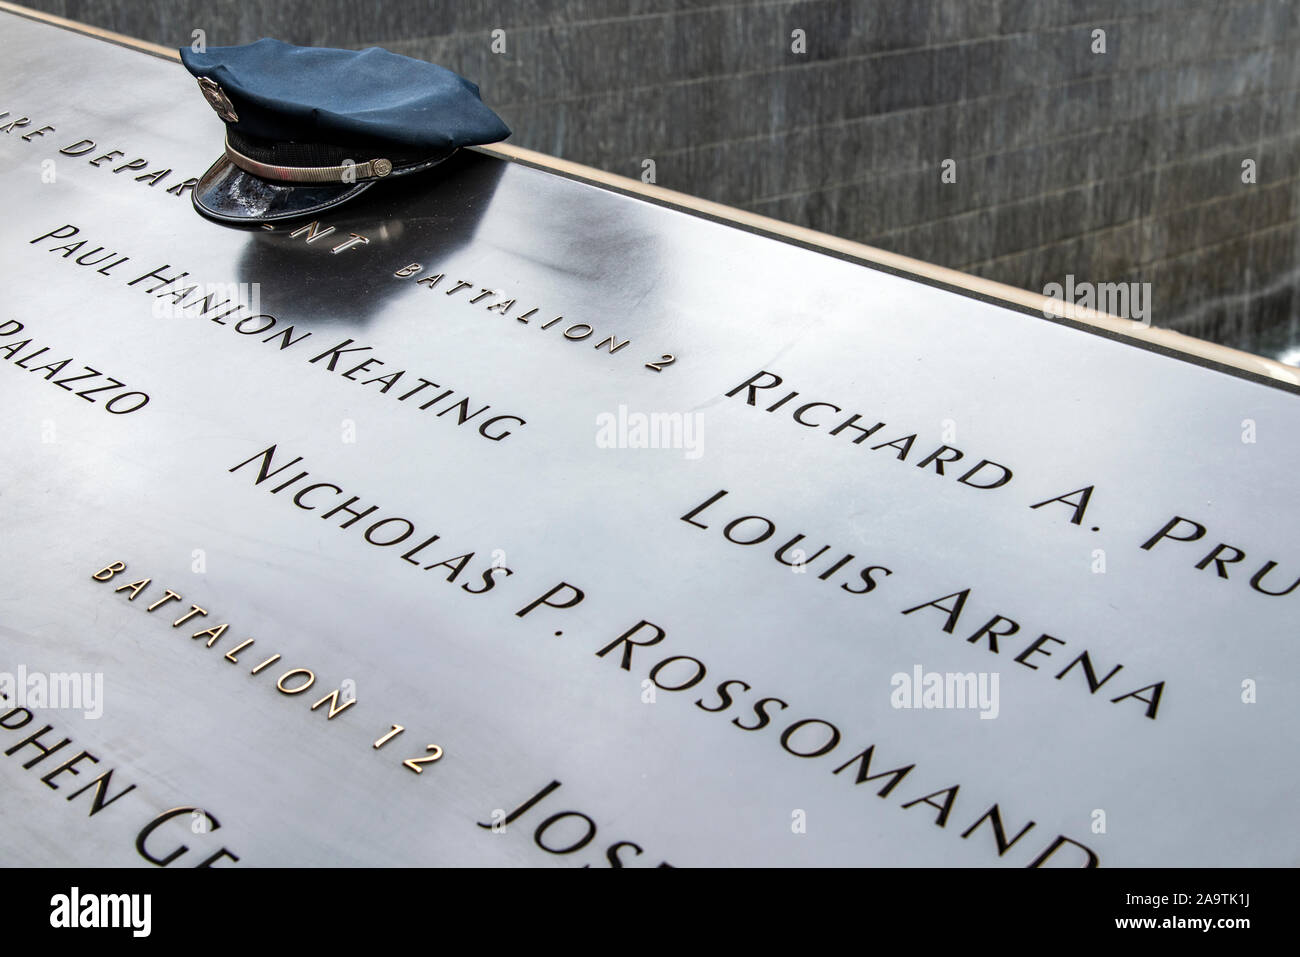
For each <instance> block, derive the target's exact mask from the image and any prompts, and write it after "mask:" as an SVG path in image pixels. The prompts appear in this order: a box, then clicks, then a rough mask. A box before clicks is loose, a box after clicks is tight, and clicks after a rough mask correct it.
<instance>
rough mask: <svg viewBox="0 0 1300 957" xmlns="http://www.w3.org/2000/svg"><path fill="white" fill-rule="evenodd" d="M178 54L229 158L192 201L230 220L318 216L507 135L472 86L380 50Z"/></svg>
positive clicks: (263, 45)
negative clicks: (221, 130)
mask: <svg viewBox="0 0 1300 957" xmlns="http://www.w3.org/2000/svg"><path fill="white" fill-rule="evenodd" d="M180 54H181V61H182V62H183V63H184V64H185V67H186V69H188V70H189V71H190V73H192V74H193V75H194V76H195V77H197V78H198V81H199V87H200V90H201V91H202V92H203V95H204V97H205V98H206V99H207V101H208V103H209V105H211V106H212V107H213V109H215V110H216V111H217V114H218V115H219V116H220V117H221V118H222V119H223V120H224V121H225V123H226V151H225V155H224V156H223V157H222V158H221V159H219V160H218V161H217V163H216V164H214V165H213V167H212V168H211V169H210V170H208V172H207V173H205V174H204V176H203V177H201V179H200V182H199V184H198V186H196V187H195V189H194V193H193V195H194V204H195V207H196V208H197V209H198V210H199V211H200V212H201V213H204V214H205V215H208V216H211V217H213V218H216V219H219V220H222V221H226V222H240V223H250V222H266V221H270V220H276V219H288V218H293V217H297V216H305V215H309V214H314V213H317V212H320V211H321V210H323V209H328V208H330V207H332V206H336V205H338V204H339V203H342V202H345V201H347V200H349V199H352V198H353V197H354V196H356V195H359V194H360V193H361V192H363V191H364V190H366V189H368V188H369V187H370V186H371V185H372V184H373V183H374V182H376V181H378V180H381V179H385V178H387V177H389V176H400V175H404V174H408V173H413V172H418V171H420V170H424V169H427V168H429V167H431V166H434V165H436V164H437V163H439V162H441V161H442V160H444V159H446V158H447V157H448V156H450V155H451V154H452V153H453V152H455V151H456V150H457V149H459V148H460V147H462V146H473V145H477V144H482V143H494V142H496V141H498V140H502V139H504V138H506V137H507V136H509V135H510V130H509V128H508V127H507V126H506V125H505V124H504V123H503V122H502V121H501V118H500V117H498V116H497V115H496V114H495V113H494V112H493V111H492V110H491V109H489V108H488V107H487V105H486V104H484V103H483V101H482V99H481V98H480V95H479V89H478V87H477V86H476V85H475V84H474V83H472V82H470V81H469V80H467V79H465V78H464V77H462V76H459V75H457V74H456V73H453V72H452V71H451V70H447V69H444V68H443V67H440V66H435V65H434V64H432V63H425V62H424V61H422V60H415V59H412V58H410V57H405V56H400V55H398V54H396V53H391V52H389V51H388V50H383V49H380V48H378V47H371V48H369V49H365V50H336V49H330V48H326V47H300V46H294V45H293V44H289V43H282V42H280V41H279V40H272V39H262V40H258V41H257V42H256V43H249V44H246V45H244V46H234V47H212V48H209V49H208V50H207V51H206V52H203V53H197V52H195V51H193V50H190V49H182V50H181V51H180Z"/></svg>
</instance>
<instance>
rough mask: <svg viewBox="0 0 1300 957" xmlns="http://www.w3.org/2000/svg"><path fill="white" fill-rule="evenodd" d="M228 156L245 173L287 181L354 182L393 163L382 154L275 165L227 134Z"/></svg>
mask: <svg viewBox="0 0 1300 957" xmlns="http://www.w3.org/2000/svg"><path fill="white" fill-rule="evenodd" d="M226 156H227V157H228V158H229V160H230V162H232V163H234V164H235V165H236V166H238V167H239V168H240V169H242V170H243V171H244V172H245V173H252V174H253V175H254V176H260V177H262V178H263V179H278V180H281V181H283V182H286V183H355V182H357V181H358V180H363V179H380V178H382V177H384V176H387V175H388V174H389V173H391V172H392V171H393V164H392V163H391V162H390V161H389V160H386V159H382V158H381V159H372V160H366V161H365V162H364V163H344V164H343V165H342V166H274V165H272V164H270V163H259V162H258V161H257V160H255V159H253V158H252V157H251V156H245V155H244V154H243V153H241V152H239V150H237V149H235V148H234V147H233V146H231V145H230V138H229V137H227V138H226Z"/></svg>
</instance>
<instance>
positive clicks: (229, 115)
mask: <svg viewBox="0 0 1300 957" xmlns="http://www.w3.org/2000/svg"><path fill="white" fill-rule="evenodd" d="M199 90H200V91H202V93H203V98H204V99H205V100H207V101H208V106H210V107H212V108H213V109H214V110H216V111H217V116H219V117H221V118H222V119H223V120H225V121H226V122H227V123H238V122H239V114H237V113H236V112H235V105H234V104H233V103H231V102H230V97H228V96H226V91H225V90H223V89H222V88H221V87H220V86H218V85H217V83H216V81H214V80H210V79H208V77H206V76H201V77H199Z"/></svg>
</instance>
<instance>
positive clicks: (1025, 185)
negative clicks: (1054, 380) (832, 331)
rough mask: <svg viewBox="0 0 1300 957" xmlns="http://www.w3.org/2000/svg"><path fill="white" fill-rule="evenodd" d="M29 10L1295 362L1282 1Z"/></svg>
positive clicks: (1295, 8)
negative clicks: (1128, 289)
mask: <svg viewBox="0 0 1300 957" xmlns="http://www.w3.org/2000/svg"><path fill="white" fill-rule="evenodd" d="M27 4H28V5H29V6H31V7H34V8H38V9H42V10H47V11H49V12H52V13H56V14H59V15H61V16H66V17H69V18H71V19H74V20H80V21H82V22H86V23H92V24H95V25H98V26H103V27H106V28H108V29H111V30H116V31H119V32H121V33H126V34H129V35H132V36H137V37H141V38H144V39H147V40H152V41H154V42H157V43H165V44H169V45H188V44H189V43H190V42H191V36H192V31H193V30H196V29H202V30H204V31H205V34H206V40H207V43H208V44H209V45H223V44H233V43H244V42H247V41H250V40H254V39H257V38H258V37H261V36H276V37H279V38H280V39H283V40H288V41H292V42H297V43H311V44H319V45H333V46H347V47H360V46H369V45H381V46H385V47H387V48H389V49H391V50H393V51H395V52H399V53H405V54H408V55H411V56H416V57H420V58H423V59H427V60H431V61H433V62H436V63H441V64H442V65H444V66H447V67H450V68H451V69H454V70H457V71H458V72H460V73H463V74H465V75H466V76H468V77H470V78H471V79H473V80H475V81H476V82H478V83H479V85H480V86H481V88H482V90H483V95H484V99H485V100H486V101H487V102H488V103H489V104H491V105H492V106H494V107H495V108H496V109H497V111H498V112H499V113H501V115H502V116H503V117H504V118H505V119H506V121H507V123H509V124H510V126H511V127H512V128H513V129H514V131H515V134H514V137H513V138H512V140H511V142H514V143H516V144H518V145H521V146H526V147H529V148H532V149H536V150H540V151H542V152H545V153H550V154H553V155H556V156H562V157H565V158H568V159H572V160H576V161H579V162H582V163H587V164H590V165H592V166H597V167H601V168H603V169H607V170H610V171H613V172H617V173H622V174H624V175H627V176H633V177H641V176H643V174H644V173H645V171H646V164H645V161H646V160H653V161H654V177H655V181H656V182H658V183H659V184H661V185H664V186H668V187H671V188H673V189H678V190H682V191H684V192H687V193H692V194H695V195H698V196H702V197H706V198H708V199H713V200H718V201H720V202H724V203H728V204H730V205H733V206H737V207H740V208H743V209H749V210H753V211H755V212H758V213H762V214H764V215H768V216H773V217H775V218H777V219H782V220H787V221H789V222H793V223H798V224H800V225H805V226H810V227H812V228H814V229H819V230H824V231H826V232H829V233H835V234H837V235H841V236H846V237H849V238H852V239H857V240H861V241H863V242H867V243H870V244H872V245H875V246H880V247H882V248H885V249H889V250H894V251H897V252H901V253H904V254H907V255H910V256H915V257H917V258H920V259H925V260H928V261H931V262H935V263H939V264H942V265H946V266H952V267H955V268H958V269H962V270H965V271H968V272H971V273H974V274H977V275H980V276H987V277H990V278H992V279H997V280H1000V281H1002V282H1006V283H1010V284H1012V285H1016V286H1021V287H1025V288H1029V289H1035V290H1040V291H1041V290H1042V289H1043V287H1044V285H1045V284H1047V283H1050V282H1060V283H1064V282H1065V277H1066V276H1067V274H1072V275H1073V276H1074V277H1075V280H1076V282H1080V281H1085V280H1086V281H1091V282H1094V283H1102V282H1149V283H1151V294H1152V298H1153V303H1152V306H1151V313H1150V318H1151V320H1152V321H1153V322H1154V324H1156V325H1162V326H1167V327H1170V328H1174V329H1178V330H1180V331H1184V332H1188V333H1190V334H1192V335H1197V336H1200V337H1203V338H1208V339H1212V340H1215V341H1218V342H1222V343H1225V344H1227V345H1232V346H1236V347H1238V348H1243V349H1247V350H1250V351H1255V352H1261V353H1264V354H1269V355H1283V354H1286V353H1288V351H1289V352H1291V353H1292V356H1293V357H1292V358H1291V361H1293V362H1300V359H1297V358H1295V357H1294V356H1300V352H1297V351H1296V346H1297V344H1300V294H1298V293H1297V286H1300V52H1297V51H1300V3H1296V2H1293V0H1124V2H1121V0H894V2H865V0H800V2H765V0H753V2H744V3H734V2H731V3H729V2H726V0H516V2H499V0H425V2H414V0H371V2H342V0H323V2H305V0H287V2H274V3H269V2H268V3H250V2H246V0H181V2H174V3H161V2H158V3H153V2H140V0H27ZM496 30H503V31H505V33H504V43H505V49H504V52H494V50H493V31H496ZM795 30H802V31H804V35H805V37H806V48H805V49H804V51H803V52H796V51H795V50H793V49H792V46H793V44H794V40H793V39H792V33H793V31H795ZM1095 30H1104V31H1105V52H1104V53H1097V52H1094V49H1093V47H1094V45H1095V39H1094V31H1095ZM947 159H951V160H953V161H955V166H954V167H953V172H954V173H955V179H956V181H955V182H948V183H945V182H943V181H942V178H941V173H942V171H943V163H944V161H945V160H947ZM1248 159H1249V160H1253V161H1254V163H1255V166H1256V180H1257V181H1256V182H1255V183H1253V184H1247V183H1243V181H1242V173H1243V170H1242V163H1243V161H1244V160H1248Z"/></svg>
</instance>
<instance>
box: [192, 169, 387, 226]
mask: <svg viewBox="0 0 1300 957" xmlns="http://www.w3.org/2000/svg"><path fill="white" fill-rule="evenodd" d="M371 185H372V183H371V181H366V182H363V183H339V184H338V185H334V184H332V183H331V184H327V185H321V184H320V183H304V184H293V183H283V182H278V181H273V180H268V179H262V178H261V177H259V176H254V175H253V174H252V173H246V172H244V171H243V170H242V169H240V168H239V167H238V166H236V165H235V164H234V163H232V162H231V161H230V159H229V157H226V156H222V157H221V158H220V159H219V160H217V161H216V162H215V163H213V164H212V167H211V168H210V169H209V170H208V171H207V172H206V173H204V174H203V175H202V176H201V177H200V178H199V181H198V183H197V184H196V185H195V187H194V193H193V197H194V208H195V209H197V210H198V211H199V212H200V213H202V214H203V215H204V216H207V217H210V218H211V219H215V220H219V221H220V222H223V223H237V224H239V225H244V226H247V225H253V224H256V223H268V222H275V221H276V220H281V219H296V218H298V217H301V216H311V215H313V214H315V213H319V212H321V211H322V210H326V209H332V208H333V207H335V206H338V205H339V204H340V203H346V202H347V201H348V200H350V199H352V198H353V197H355V196H359V195H360V194H361V193H364V192H365V191H366V190H367V189H369V188H370V186H371Z"/></svg>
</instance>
